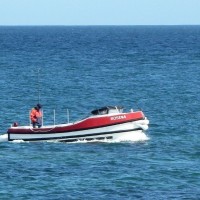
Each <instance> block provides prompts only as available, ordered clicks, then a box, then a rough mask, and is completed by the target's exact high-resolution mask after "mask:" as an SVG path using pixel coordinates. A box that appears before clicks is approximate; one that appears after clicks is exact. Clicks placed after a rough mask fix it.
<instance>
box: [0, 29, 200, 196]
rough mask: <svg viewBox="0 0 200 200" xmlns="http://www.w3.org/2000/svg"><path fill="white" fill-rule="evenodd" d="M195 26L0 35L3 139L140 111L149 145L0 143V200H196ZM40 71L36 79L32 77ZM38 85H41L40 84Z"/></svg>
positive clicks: (199, 144)
mask: <svg viewBox="0 0 200 200" xmlns="http://www.w3.org/2000/svg"><path fill="white" fill-rule="evenodd" d="M199 35H200V26H124V27H117V26H113V27H112V26H106V27H104V26H100V27H98V26H97V27H95V26H93V27H75V26H73V27H59V26H58V27H0V76H1V78H0V89H1V96H0V113H1V120H0V132H1V133H2V134H4V133H6V130H7V128H8V127H9V126H10V124H12V123H13V122H14V121H17V122H18V123H19V124H21V125H26V124H28V123H29V119H28V115H29V110H30V109H31V107H33V106H34V105H35V104H36V103H37V101H38V98H39V99H40V102H41V104H42V105H43V107H44V123H45V124H51V123H52V122H53V110H54V109H55V110H56V122H57V123H64V122H66V118H67V117H66V116H67V109H69V111H70V120H71V121H74V120H77V119H80V118H82V117H85V116H86V115H88V114H89V112H90V111H91V110H92V109H94V108H98V107H101V106H105V105H123V106H124V107H125V108H126V109H127V110H129V109H130V108H133V109H138V108H141V109H142V110H143V111H144V112H145V114H146V116H147V117H148V119H149V120H150V128H149V130H148V132H147V135H148V137H149V138H150V140H148V141H143V142H121V143H92V144H91V143H84V144H82V143H74V144H60V143H8V142H1V143H0V172H1V175H0V199H199V196H200V189H199V188H200V182H199V180H200V159H199V155H200V137H199V129H200V124H199V119H200V112H199V110H200V106H199V102H200V93H199V91H200V77H199V76H200V37H199ZM38 69H39V76H38ZM38 80H39V81H38Z"/></svg>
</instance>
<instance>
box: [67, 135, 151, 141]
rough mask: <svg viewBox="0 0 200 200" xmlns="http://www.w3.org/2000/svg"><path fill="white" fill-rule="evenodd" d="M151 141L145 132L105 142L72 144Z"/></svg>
mask: <svg viewBox="0 0 200 200" xmlns="http://www.w3.org/2000/svg"><path fill="white" fill-rule="evenodd" d="M148 140H150V138H149V137H148V136H147V135H146V134H145V133H143V132H135V133H134V134H132V133H130V134H126V135H124V136H121V137H118V138H117V139H106V138H105V139H104V140H97V139H94V140H90V141H88V140H78V141H76V142H70V143H92V142H100V143H102V142H103V143H120V142H145V141H148Z"/></svg>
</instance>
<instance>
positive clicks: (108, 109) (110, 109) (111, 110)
mask: <svg viewBox="0 0 200 200" xmlns="http://www.w3.org/2000/svg"><path fill="white" fill-rule="evenodd" d="M122 112H123V107H122V106H105V107H102V108H99V109H96V110H93V111H92V112H91V113H92V114H93V115H106V114H115V113H116V114H117V113H122Z"/></svg>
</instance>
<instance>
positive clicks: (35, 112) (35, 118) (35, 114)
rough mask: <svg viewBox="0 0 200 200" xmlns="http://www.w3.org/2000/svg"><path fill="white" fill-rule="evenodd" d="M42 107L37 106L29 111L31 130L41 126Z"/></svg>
mask: <svg viewBox="0 0 200 200" xmlns="http://www.w3.org/2000/svg"><path fill="white" fill-rule="evenodd" d="M41 108H42V106H41V104H37V105H36V107H34V108H33V109H32V110H31V113H30V119H31V124H32V125H33V128H36V126H37V127H38V128H40V127H41V126H42V110H41Z"/></svg>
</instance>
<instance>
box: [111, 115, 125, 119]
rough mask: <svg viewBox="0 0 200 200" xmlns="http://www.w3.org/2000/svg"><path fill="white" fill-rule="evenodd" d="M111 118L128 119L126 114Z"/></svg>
mask: <svg viewBox="0 0 200 200" xmlns="http://www.w3.org/2000/svg"><path fill="white" fill-rule="evenodd" d="M110 119H111V120H118V119H126V116H125V115H120V116H115V117H111V118H110Z"/></svg>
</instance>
